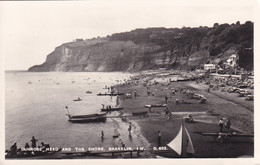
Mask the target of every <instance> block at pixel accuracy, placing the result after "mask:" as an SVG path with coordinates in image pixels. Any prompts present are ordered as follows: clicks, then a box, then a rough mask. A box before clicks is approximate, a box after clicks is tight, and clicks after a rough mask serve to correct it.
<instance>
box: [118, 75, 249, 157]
mask: <svg viewBox="0 0 260 165" xmlns="http://www.w3.org/2000/svg"><path fill="white" fill-rule="evenodd" d="M147 80H148V81H147ZM144 82H146V83H144ZM154 82H159V83H154ZM226 88H227V87H226ZM116 89H117V90H118V91H120V92H124V93H129V94H132V97H129V98H125V97H124V98H123V97H121V105H122V106H123V107H124V109H123V113H124V115H131V114H132V113H133V112H144V111H146V112H148V113H147V114H148V116H147V117H139V116H136V117H130V118H127V121H128V122H135V123H136V124H137V126H138V127H140V130H141V131H140V133H141V135H140V136H144V137H145V139H147V141H148V142H149V144H150V146H151V147H158V140H157V131H160V132H161V146H163V147H165V148H167V151H158V150H157V149H158V148H157V149H152V148H150V153H151V154H154V155H160V156H163V157H171V158H178V157H180V156H179V155H177V154H176V152H174V151H173V150H171V149H170V148H169V147H168V146H167V144H168V143H169V142H170V141H171V140H172V139H174V137H175V136H176V135H177V133H178V131H179V129H180V126H181V123H182V120H183V119H182V118H183V117H185V116H187V115H188V114H191V115H192V116H193V119H194V122H193V123H184V126H185V127H186V128H187V130H188V131H189V132H190V136H191V139H192V141H193V145H194V149H195V154H194V155H193V156H192V157H198V158H234V157H241V156H243V157H245V156H246V157H252V156H254V140H253V138H244V137H239V138H237V137H233V138H232V139H231V141H229V142H225V143H218V142H216V137H207V136H202V135H200V134H199V133H204V132H206V133H218V132H219V126H218V122H219V120H220V118H225V119H229V120H230V121H231V128H230V129H227V128H224V129H223V132H225V133H234V132H236V133H245V134H246V133H247V134H253V133H254V120H253V118H254V117H253V116H254V111H253V101H245V98H244V97H243V98H239V97H237V96H236V95H235V94H233V93H231V94H230V93H227V92H221V89H218V90H210V91H209V92H208V85H206V84H205V83H204V82H203V81H202V82H201V83H197V82H195V81H183V82H170V81H169V78H168V77H167V78H165V77H160V78H156V77H155V76H151V74H150V75H149V76H143V77H141V76H139V77H138V78H135V79H134V80H133V81H131V82H129V83H127V84H121V85H117V86H116ZM173 90H174V91H175V92H174V94H173V93H172V91H173ZM187 90H190V91H194V92H196V93H199V94H201V95H203V96H205V97H206V98H207V101H206V103H205V104H201V103H199V100H197V99H192V98H190V97H188V95H187V94H185V92H184V91H187ZM148 91H149V92H150V95H149V94H148ZM135 94H136V97H135V96H134V95H135ZM166 95H167V97H168V98H167V106H168V109H169V111H170V112H171V114H172V116H171V119H168V118H167V117H165V113H164V109H165V107H156V108H151V109H150V110H149V108H145V107H144V106H145V105H149V104H165V103H166V98H165V96H166ZM176 99H178V102H179V104H176ZM184 157H189V156H187V155H184Z"/></svg>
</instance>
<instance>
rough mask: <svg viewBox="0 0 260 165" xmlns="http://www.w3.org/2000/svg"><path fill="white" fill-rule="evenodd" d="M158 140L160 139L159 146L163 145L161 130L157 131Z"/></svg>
mask: <svg viewBox="0 0 260 165" xmlns="http://www.w3.org/2000/svg"><path fill="white" fill-rule="evenodd" d="M157 140H158V147H160V146H161V133H160V131H158V132H157Z"/></svg>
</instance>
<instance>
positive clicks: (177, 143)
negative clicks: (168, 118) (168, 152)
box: [167, 124, 195, 157]
mask: <svg viewBox="0 0 260 165" xmlns="http://www.w3.org/2000/svg"><path fill="white" fill-rule="evenodd" d="M183 128H184V130H185V131H183ZM184 132H185V133H186V136H184ZM184 137H185V138H184ZM184 142H186V143H187V144H186V145H184ZM167 146H169V147H170V148H171V149H172V150H173V151H175V152H176V153H177V154H178V155H179V156H181V157H192V155H194V154H195V151H194V147H193V144H192V140H191V137H190V134H189V132H188V130H187V129H186V128H185V127H184V124H181V128H180V130H179V132H178V134H177V135H176V137H175V138H174V139H173V140H172V141H171V142H170V143H168V144H167ZM184 146H185V147H184ZM185 148H186V149H185ZM184 149H185V150H184Z"/></svg>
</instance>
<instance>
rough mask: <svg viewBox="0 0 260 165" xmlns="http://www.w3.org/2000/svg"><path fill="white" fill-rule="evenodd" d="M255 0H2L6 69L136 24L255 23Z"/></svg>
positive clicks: (1, 51) (0, 37) (0, 31)
mask: <svg viewBox="0 0 260 165" xmlns="http://www.w3.org/2000/svg"><path fill="white" fill-rule="evenodd" d="M258 5H259V3H258V1H254V0H247V1H245V0H228V1H227V0H218V1H216V0H214V1H213V0H171V1H168V0H149V1H148V0H139V1H136V0H132V1H130V0H120V1H119V0H86V1H52V2H50V1H15V2H0V55H1V61H2V62H1V65H2V67H4V70H27V69H28V68H29V67H31V66H33V65H39V64H42V63H43V62H44V61H45V60H46V57H47V55H48V54H50V53H51V52H52V51H54V49H55V47H57V46H59V45H61V44H62V43H66V42H71V41H73V40H74V39H76V38H83V39H87V38H93V37H97V36H100V37H103V36H107V35H111V34H113V33H118V32H126V31H131V30H134V29H136V28H147V27H166V28H182V27H183V26H185V27H199V26H208V27H212V26H213V24H214V23H219V24H221V23H229V24H231V23H236V22H237V21H240V23H244V22H246V21H255V15H256V14H255V6H258Z"/></svg>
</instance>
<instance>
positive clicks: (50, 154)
mask: <svg viewBox="0 0 260 165" xmlns="http://www.w3.org/2000/svg"><path fill="white" fill-rule="evenodd" d="M6 152H7V154H6V155H5V158H6V159H61V149H58V150H57V151H33V152H30V151H18V152H17V154H16V155H13V156H11V155H9V154H8V150H7V151H6Z"/></svg>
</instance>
